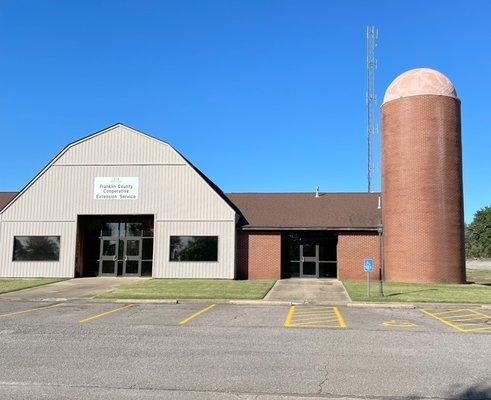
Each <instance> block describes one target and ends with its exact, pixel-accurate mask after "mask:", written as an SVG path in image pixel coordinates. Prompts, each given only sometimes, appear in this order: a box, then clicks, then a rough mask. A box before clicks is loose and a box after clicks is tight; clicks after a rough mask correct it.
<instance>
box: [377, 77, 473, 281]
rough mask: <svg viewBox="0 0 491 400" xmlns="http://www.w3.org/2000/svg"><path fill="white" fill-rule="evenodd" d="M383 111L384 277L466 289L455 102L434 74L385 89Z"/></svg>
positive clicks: (398, 80) (444, 82)
mask: <svg viewBox="0 0 491 400" xmlns="http://www.w3.org/2000/svg"><path fill="white" fill-rule="evenodd" d="M381 111H382V201H383V204H382V219H383V226H384V236H383V237H384V240H383V246H384V252H383V254H384V271H385V278H386V279H387V280H390V281H401V282H440V283H463V282H465V255H464V218H463V193H462V146H461V132H460V130H461V124H460V100H459V99H458V98H457V93H456V92H455V89H454V86H453V85H452V83H451V82H450V81H449V79H448V78H447V77H445V76H444V75H443V74H441V73H440V72H438V71H435V70H431V69H427V68H418V69H413V70H410V71H407V72H405V73H403V74H402V75H400V76H399V77H397V78H396V79H395V80H394V81H393V82H392V83H391V84H390V86H389V87H388V89H387V91H386V93H385V97H384V103H383V104H382V107H381Z"/></svg>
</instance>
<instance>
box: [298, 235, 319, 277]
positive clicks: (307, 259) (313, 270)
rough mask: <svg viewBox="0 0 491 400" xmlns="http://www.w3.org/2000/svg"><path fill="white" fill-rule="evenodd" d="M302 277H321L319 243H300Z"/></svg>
mask: <svg viewBox="0 0 491 400" xmlns="http://www.w3.org/2000/svg"><path fill="white" fill-rule="evenodd" d="M300 277H301V278H317V277H319V245H316V244H310V243H309V244H301V245H300Z"/></svg>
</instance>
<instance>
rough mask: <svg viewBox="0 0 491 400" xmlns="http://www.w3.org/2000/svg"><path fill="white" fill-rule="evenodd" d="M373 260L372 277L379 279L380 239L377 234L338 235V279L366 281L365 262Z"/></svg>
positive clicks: (341, 233) (354, 233)
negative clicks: (366, 259)
mask: <svg viewBox="0 0 491 400" xmlns="http://www.w3.org/2000/svg"><path fill="white" fill-rule="evenodd" d="M366 257H369V258H373V260H374V262H375V265H374V272H372V277H373V278H374V279H378V269H379V266H380V262H379V239H378V234H377V233H368V232H350V233H344V232H340V233H339V235H338V274H339V276H338V279H366V273H365V272H363V260H364V259H365V258H366Z"/></svg>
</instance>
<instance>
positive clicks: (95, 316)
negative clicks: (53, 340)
mask: <svg viewBox="0 0 491 400" xmlns="http://www.w3.org/2000/svg"><path fill="white" fill-rule="evenodd" d="M133 306H134V304H128V305H126V306H123V307H118V308H115V309H113V310H109V311H104V312H101V313H99V314H95V315H92V316H90V317H87V318H85V319H81V320H80V321H78V322H79V323H81V324H83V323H85V322H89V321H93V320H94V319H98V318H101V317H104V316H105V315H108V314H112V313H115V312H117V311H122V310H125V309H127V308H130V307H133Z"/></svg>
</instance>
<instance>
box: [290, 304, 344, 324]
mask: <svg viewBox="0 0 491 400" xmlns="http://www.w3.org/2000/svg"><path fill="white" fill-rule="evenodd" d="M283 326H284V327H285V328H346V323H345V322H344V318H343V315H342V314H341V312H340V311H339V309H338V308H337V307H328V306H291V307H290V309H289V310H288V314H287V315H286V318H285V322H284V323H283Z"/></svg>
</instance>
